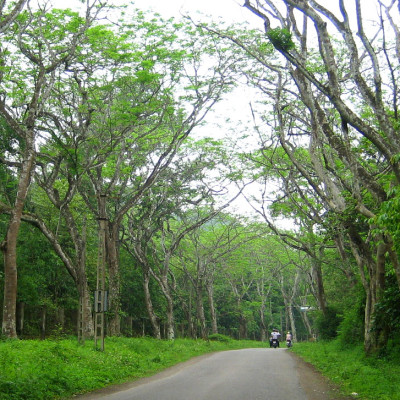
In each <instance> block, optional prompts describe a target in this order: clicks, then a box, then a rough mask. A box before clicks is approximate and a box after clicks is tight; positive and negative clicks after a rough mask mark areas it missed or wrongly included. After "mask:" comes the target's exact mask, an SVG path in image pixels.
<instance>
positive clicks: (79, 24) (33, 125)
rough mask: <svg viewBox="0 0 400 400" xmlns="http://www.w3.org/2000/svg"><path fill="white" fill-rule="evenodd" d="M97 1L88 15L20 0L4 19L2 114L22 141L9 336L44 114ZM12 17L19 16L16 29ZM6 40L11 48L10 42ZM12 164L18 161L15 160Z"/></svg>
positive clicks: (8, 279) (7, 293)
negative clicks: (24, 214) (27, 202)
mask: <svg viewBox="0 0 400 400" xmlns="http://www.w3.org/2000/svg"><path fill="white" fill-rule="evenodd" d="M97 3H98V2H97V1H94V2H92V3H91V4H89V3H88V9H87V13H86V17H85V18H81V17H79V15H78V14H76V13H72V12H69V11H66V12H58V11H53V12H50V13H49V12H48V11H47V10H45V9H39V10H38V11H31V10H28V11H25V12H23V13H19V15H18V17H17V14H18V12H19V11H20V10H21V6H22V5H23V4H24V2H21V1H19V2H18V3H17V5H16V8H15V11H14V12H12V13H11V14H9V15H10V16H11V15H12V18H10V19H9V22H8V23H7V24H6V25H4V26H7V28H8V30H7V34H6V35H3V40H2V49H1V64H2V66H3V67H2V74H1V77H0V79H1V85H2V93H3V95H2V99H1V101H0V114H1V116H2V118H3V119H4V120H5V122H6V123H7V125H8V126H9V127H10V128H11V129H12V130H13V131H14V134H15V136H16V137H17V138H19V140H20V144H21V147H20V149H19V152H18V162H19V164H18V166H19V168H18V169H17V171H18V189H17V195H16V198H15V202H14V205H13V209H12V211H11V216H10V221H9V225H8V230H7V234H6V238H5V240H4V242H3V244H2V250H3V253H4V259H5V261H4V264H5V281H4V286H5V289H4V306H3V323H2V332H3V334H4V335H6V336H7V337H16V325H15V311H16V290H17V237H18V232H19V228H20V224H21V215H22V212H23V208H24V204H25V200H26V197H27V195H28V191H29V185H30V182H31V176H32V172H33V169H34V166H35V162H36V152H35V146H36V139H37V136H38V132H39V131H40V124H39V120H40V116H41V115H42V114H43V112H45V111H46V109H47V107H48V106H49V103H48V100H49V96H50V92H51V88H52V87H53V85H54V77H55V75H56V74H57V73H58V72H60V71H61V70H62V69H63V67H64V65H65V63H67V62H68V61H69V60H70V59H71V58H73V56H74V53H75V51H76V48H77V46H78V43H79V41H80V40H81V38H82V35H83V33H84V32H85V30H86V29H87V28H88V27H89V26H90V24H91V23H92V22H93V20H94V18H95V17H96V15H97V14H98V13H99V12H100V10H101V7H98V4H97ZM4 6H5V3H3V4H2V7H4ZM17 6H18V8H17ZM6 19H7V18H6ZM11 21H14V23H13V25H12V29H11V25H10V24H11ZM7 43H9V44H10V45H11V46H10V48H6V47H5V45H6V44H7ZM13 165H14V166H17V164H15V163H14V161H13Z"/></svg>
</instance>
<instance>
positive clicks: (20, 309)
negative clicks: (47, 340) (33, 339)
mask: <svg viewBox="0 0 400 400" xmlns="http://www.w3.org/2000/svg"><path fill="white" fill-rule="evenodd" d="M24 320H25V303H24V302H22V301H19V302H18V303H17V333H18V335H22V333H23V331H24Z"/></svg>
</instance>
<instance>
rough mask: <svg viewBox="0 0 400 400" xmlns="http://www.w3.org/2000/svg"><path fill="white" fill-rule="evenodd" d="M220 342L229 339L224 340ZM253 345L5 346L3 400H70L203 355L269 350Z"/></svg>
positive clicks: (114, 341) (137, 341) (0, 347)
mask: <svg viewBox="0 0 400 400" xmlns="http://www.w3.org/2000/svg"><path fill="white" fill-rule="evenodd" d="M219 339H224V338H222V337H220V338H219ZM264 346H265V344H262V343H260V342H253V341H234V340H222V341H221V340H219V341H209V342H207V341H203V340H188V339H177V340H175V341H157V340H154V339H151V338H106V341H105V351H104V352H101V351H96V350H95V349H94V344H93V342H92V341H86V343H85V345H79V344H78V343H77V340H76V339H75V338H72V339H63V340H57V341H51V340H45V341H38V340H27V341H20V340H11V341H3V342H0V365H1V368H0V398H1V399H2V400H9V399H13V400H14V399H18V400H19V399H29V400H36V399H38V400H46V399H63V398H64V399H65V398H68V397H70V396H72V395H73V394H77V393H84V392H88V391H91V390H94V389H98V388H101V387H104V386H107V385H110V384H112V383H121V382H125V381H128V380H133V379H137V378H141V377H144V376H149V375H152V374H154V373H156V372H158V371H161V370H162V369H165V368H167V367H169V366H172V365H174V364H177V363H179V362H182V361H186V360H188V359H189V358H191V357H194V356H198V355H201V354H205V353H209V352H213V351H221V350H228V349H239V348H246V347H264Z"/></svg>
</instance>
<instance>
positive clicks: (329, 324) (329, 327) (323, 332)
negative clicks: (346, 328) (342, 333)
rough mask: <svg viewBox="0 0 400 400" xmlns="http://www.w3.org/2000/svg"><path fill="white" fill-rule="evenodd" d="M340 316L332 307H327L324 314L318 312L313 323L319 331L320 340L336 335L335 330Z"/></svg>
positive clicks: (332, 337)
mask: <svg viewBox="0 0 400 400" xmlns="http://www.w3.org/2000/svg"><path fill="white" fill-rule="evenodd" d="M340 322H341V318H340V316H339V315H338V312H337V310H336V309H335V308H333V307H327V308H326V310H325V314H323V313H322V312H319V314H318V316H317V318H316V320H315V325H316V328H317V331H318V333H319V337H320V339H322V340H329V339H334V338H335V337H336V336H337V331H338V328H339V324H340Z"/></svg>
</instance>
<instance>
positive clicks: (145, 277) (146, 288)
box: [143, 271, 161, 339]
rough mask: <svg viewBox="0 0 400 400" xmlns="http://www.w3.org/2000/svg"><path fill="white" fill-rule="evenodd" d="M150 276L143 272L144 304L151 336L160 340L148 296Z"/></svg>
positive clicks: (149, 295) (158, 326) (157, 321)
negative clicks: (151, 331)
mask: <svg viewBox="0 0 400 400" xmlns="http://www.w3.org/2000/svg"><path fill="white" fill-rule="evenodd" d="M149 283H150V274H149V272H148V271H143V291H144V301H145V304H146V309H147V314H148V315H149V319H150V323H151V326H152V328H153V336H154V337H155V338H156V339H161V330H160V323H159V320H158V318H157V315H156V314H155V312H154V308H153V303H152V301H151V294H150V287H149Z"/></svg>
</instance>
